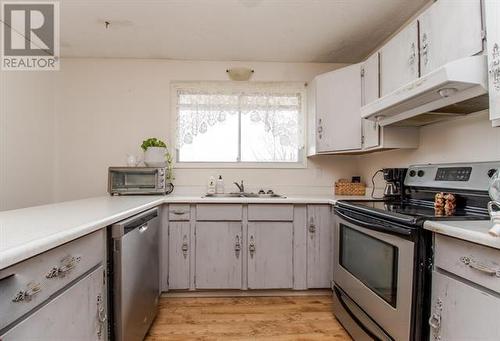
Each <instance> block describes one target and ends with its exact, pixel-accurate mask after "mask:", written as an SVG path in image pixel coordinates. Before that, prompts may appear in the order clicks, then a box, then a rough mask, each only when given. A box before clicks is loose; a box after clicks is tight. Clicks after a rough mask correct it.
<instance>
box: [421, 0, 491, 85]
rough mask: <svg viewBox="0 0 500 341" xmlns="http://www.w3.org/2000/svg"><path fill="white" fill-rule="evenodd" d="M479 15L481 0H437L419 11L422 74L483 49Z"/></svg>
mask: <svg viewBox="0 0 500 341" xmlns="http://www.w3.org/2000/svg"><path fill="white" fill-rule="evenodd" d="M486 13H487V12H486ZM481 17H482V15H481V0H467V1H450V0H438V1H436V2H435V3H433V4H432V6H430V7H429V8H428V9H427V10H426V11H425V12H424V13H422V15H420V16H419V18H418V21H419V24H420V37H419V39H420V74H421V76H424V75H426V74H428V73H429V72H431V71H433V70H435V69H437V68H439V67H441V66H443V65H444V64H446V63H449V62H451V61H454V60H457V59H460V58H464V57H469V56H473V55H475V54H478V53H480V52H482V51H483V34H482V31H483V28H482V21H481Z"/></svg>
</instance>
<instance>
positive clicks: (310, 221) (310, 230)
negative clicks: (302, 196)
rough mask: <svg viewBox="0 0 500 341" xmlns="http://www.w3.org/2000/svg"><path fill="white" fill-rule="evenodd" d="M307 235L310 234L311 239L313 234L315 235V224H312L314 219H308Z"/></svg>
mask: <svg viewBox="0 0 500 341" xmlns="http://www.w3.org/2000/svg"><path fill="white" fill-rule="evenodd" d="M309 233H311V238H313V235H314V233H316V224H314V218H313V217H311V219H309Z"/></svg>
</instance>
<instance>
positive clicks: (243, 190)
mask: <svg viewBox="0 0 500 341" xmlns="http://www.w3.org/2000/svg"><path fill="white" fill-rule="evenodd" d="M234 184H235V185H236V187H238V189H239V190H240V193H244V192H245V185H243V180H241V185H240V184H239V183H237V182H236V181H235V182H234Z"/></svg>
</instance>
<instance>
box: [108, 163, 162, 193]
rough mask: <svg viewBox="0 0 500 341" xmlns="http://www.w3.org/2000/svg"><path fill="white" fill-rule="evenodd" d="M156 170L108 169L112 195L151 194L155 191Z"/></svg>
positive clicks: (157, 175) (156, 182) (156, 181)
mask: <svg viewBox="0 0 500 341" xmlns="http://www.w3.org/2000/svg"><path fill="white" fill-rule="evenodd" d="M158 172H159V170H158V168H136V169H133V170H130V169H110V170H109V184H110V190H111V191H110V192H112V193H152V192H155V191H156V190H157V184H158V181H159V179H158V177H159V174H158Z"/></svg>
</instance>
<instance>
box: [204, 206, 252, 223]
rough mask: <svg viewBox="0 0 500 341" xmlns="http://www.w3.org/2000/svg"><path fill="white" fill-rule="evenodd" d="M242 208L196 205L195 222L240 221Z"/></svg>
mask: <svg viewBox="0 0 500 341" xmlns="http://www.w3.org/2000/svg"><path fill="white" fill-rule="evenodd" d="M242 212H243V209H242V206H241V205H234V204H202V205H196V220H205V221H212V220H214V221H215V220H226V221H240V220H241V219H242Z"/></svg>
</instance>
